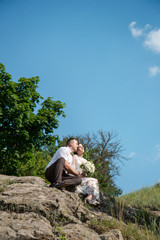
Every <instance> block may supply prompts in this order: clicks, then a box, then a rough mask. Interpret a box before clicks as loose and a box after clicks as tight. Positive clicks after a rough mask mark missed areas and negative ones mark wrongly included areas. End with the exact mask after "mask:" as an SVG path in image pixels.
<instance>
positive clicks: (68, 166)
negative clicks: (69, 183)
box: [64, 160, 79, 176]
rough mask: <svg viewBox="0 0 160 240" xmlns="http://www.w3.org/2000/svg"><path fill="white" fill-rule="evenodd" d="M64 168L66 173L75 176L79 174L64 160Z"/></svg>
mask: <svg viewBox="0 0 160 240" xmlns="http://www.w3.org/2000/svg"><path fill="white" fill-rule="evenodd" d="M64 168H65V169H66V171H67V172H68V173H71V174H73V175H75V176H79V174H78V173H77V172H76V171H75V170H74V169H73V168H72V167H71V166H70V165H69V164H68V161H67V160H65V164H64Z"/></svg>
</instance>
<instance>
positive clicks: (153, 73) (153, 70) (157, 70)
mask: <svg viewBox="0 0 160 240" xmlns="http://www.w3.org/2000/svg"><path fill="white" fill-rule="evenodd" d="M149 72H150V75H151V76H156V75H157V74H158V73H160V68H159V67H157V66H153V67H150V68H149Z"/></svg>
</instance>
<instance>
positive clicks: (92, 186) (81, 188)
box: [71, 155, 99, 201]
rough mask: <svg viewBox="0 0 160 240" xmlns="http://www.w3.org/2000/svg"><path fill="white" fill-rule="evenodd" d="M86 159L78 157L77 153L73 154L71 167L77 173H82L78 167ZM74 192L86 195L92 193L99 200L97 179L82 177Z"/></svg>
mask: <svg viewBox="0 0 160 240" xmlns="http://www.w3.org/2000/svg"><path fill="white" fill-rule="evenodd" d="M86 162H87V160H86V159H85V158H83V157H80V156H78V155H74V156H73V161H72V165H71V167H72V168H73V169H75V171H76V172H78V173H79V174H81V173H82V169H81V168H80V165H81V164H82V163H86ZM75 192H76V193H78V194H79V193H82V194H87V195H90V194H91V195H93V197H94V198H95V199H96V200H98V201H99V186H98V180H97V179H96V178H91V177H84V178H82V183H81V184H80V185H78V186H76V191H75Z"/></svg>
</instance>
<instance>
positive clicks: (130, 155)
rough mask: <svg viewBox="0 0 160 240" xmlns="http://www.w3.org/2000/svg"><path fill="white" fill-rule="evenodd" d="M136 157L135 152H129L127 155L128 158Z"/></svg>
mask: <svg viewBox="0 0 160 240" xmlns="http://www.w3.org/2000/svg"><path fill="white" fill-rule="evenodd" d="M135 156H136V153H135V152H131V153H130V154H129V155H128V158H133V157H135Z"/></svg>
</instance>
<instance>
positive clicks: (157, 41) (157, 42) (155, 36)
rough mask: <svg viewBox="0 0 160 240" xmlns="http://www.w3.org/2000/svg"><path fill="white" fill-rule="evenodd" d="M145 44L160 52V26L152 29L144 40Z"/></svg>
mask: <svg viewBox="0 0 160 240" xmlns="http://www.w3.org/2000/svg"><path fill="white" fill-rule="evenodd" d="M144 46H145V47H147V48H149V49H151V50H153V51H154V52H156V53H160V28H159V29H157V30H153V31H150V32H149V33H148V34H147V36H146V39H145V41H144Z"/></svg>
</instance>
